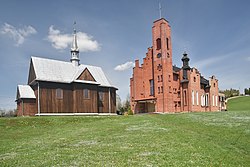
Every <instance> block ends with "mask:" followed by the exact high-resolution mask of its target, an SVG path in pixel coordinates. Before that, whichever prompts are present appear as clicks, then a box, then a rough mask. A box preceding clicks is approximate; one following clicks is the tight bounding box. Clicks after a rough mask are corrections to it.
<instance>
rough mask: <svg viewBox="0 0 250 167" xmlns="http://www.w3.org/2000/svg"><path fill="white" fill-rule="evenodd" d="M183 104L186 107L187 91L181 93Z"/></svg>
mask: <svg viewBox="0 0 250 167" xmlns="http://www.w3.org/2000/svg"><path fill="white" fill-rule="evenodd" d="M183 102H184V106H186V105H187V91H186V90H184V91H183Z"/></svg>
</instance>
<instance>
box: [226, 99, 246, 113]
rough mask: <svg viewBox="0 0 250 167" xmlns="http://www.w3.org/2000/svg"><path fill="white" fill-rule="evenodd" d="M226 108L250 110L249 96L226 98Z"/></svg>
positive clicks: (230, 109)
mask: <svg viewBox="0 0 250 167" xmlns="http://www.w3.org/2000/svg"><path fill="white" fill-rule="evenodd" d="M227 108H228V110H229V111H241V110H248V111H250V96H242V97H238V98H233V99H230V100H228V104H227Z"/></svg>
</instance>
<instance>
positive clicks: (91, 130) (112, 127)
mask: <svg viewBox="0 0 250 167" xmlns="http://www.w3.org/2000/svg"><path fill="white" fill-rule="evenodd" d="M249 100H250V98H249V97H242V98H238V99H232V100H229V102H228V107H229V111H227V112H208V113H185V114H166V115H157V114H153V115H150V114H146V115H134V116H113V117H104V116H103V117H101V116H93V117H85V116H83V117H75V116H72V117H19V118H1V119H0V134H1V135H0V166H178V167H179V166H183V167H184V166H185V167H186V166H225V167H228V166H229V167H230V166H249V165H250V143H249V139H250V131H249V129H250V109H249V103H248V102H249ZM246 103H248V104H246Z"/></svg>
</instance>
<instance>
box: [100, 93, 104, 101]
mask: <svg viewBox="0 0 250 167" xmlns="http://www.w3.org/2000/svg"><path fill="white" fill-rule="evenodd" d="M99 100H100V101H104V92H99Z"/></svg>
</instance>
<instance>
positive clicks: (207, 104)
mask: <svg viewBox="0 0 250 167" xmlns="http://www.w3.org/2000/svg"><path fill="white" fill-rule="evenodd" d="M205 99H206V106H209V103H208V102H209V101H208V93H206V97H205Z"/></svg>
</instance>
